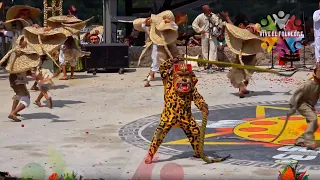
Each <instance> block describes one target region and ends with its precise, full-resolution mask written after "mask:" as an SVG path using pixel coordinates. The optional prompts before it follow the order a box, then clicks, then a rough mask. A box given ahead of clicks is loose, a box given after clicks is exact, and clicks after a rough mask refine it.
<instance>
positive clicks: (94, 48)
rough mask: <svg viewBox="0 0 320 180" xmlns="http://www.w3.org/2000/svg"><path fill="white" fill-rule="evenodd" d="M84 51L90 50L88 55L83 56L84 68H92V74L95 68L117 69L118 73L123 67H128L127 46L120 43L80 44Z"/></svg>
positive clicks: (94, 72) (95, 71)
mask: <svg viewBox="0 0 320 180" xmlns="http://www.w3.org/2000/svg"><path fill="white" fill-rule="evenodd" d="M81 46H82V49H83V50H84V51H89V52H91V55H90V56H85V57H84V59H85V69H86V70H91V69H93V74H96V73H97V69H100V68H101V69H102V68H103V69H119V74H123V73H124V68H129V58H128V53H129V52H128V51H129V46H128V45H125V44H120V43H109V44H82V45H81Z"/></svg>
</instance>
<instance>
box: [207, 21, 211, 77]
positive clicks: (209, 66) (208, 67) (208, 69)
mask: <svg viewBox="0 0 320 180" xmlns="http://www.w3.org/2000/svg"><path fill="white" fill-rule="evenodd" d="M210 18H211V16H209V17H208V22H209V32H208V34H209V37H208V60H210V59H209V57H210V38H211V31H212V27H211V21H210ZM211 70H212V65H211V64H208V66H207V72H208V74H209V73H210V71H211Z"/></svg>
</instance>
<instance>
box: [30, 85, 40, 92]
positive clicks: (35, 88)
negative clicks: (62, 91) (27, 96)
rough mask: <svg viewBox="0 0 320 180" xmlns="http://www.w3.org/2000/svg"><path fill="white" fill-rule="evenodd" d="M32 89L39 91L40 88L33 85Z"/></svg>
mask: <svg viewBox="0 0 320 180" xmlns="http://www.w3.org/2000/svg"><path fill="white" fill-rule="evenodd" d="M31 90H34V91H39V88H38V87H34V86H33V87H31Z"/></svg>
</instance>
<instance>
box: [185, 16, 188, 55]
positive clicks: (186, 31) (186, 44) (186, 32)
mask: <svg viewBox="0 0 320 180" xmlns="http://www.w3.org/2000/svg"><path fill="white" fill-rule="evenodd" d="M185 25H186V27H185V28H184V33H185V36H186V38H188V36H187V35H188V19H187V22H186V23H185ZM188 42H189V41H188V39H186V43H185V46H186V58H188Z"/></svg>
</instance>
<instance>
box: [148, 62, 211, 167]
mask: <svg viewBox="0 0 320 180" xmlns="http://www.w3.org/2000/svg"><path fill="white" fill-rule="evenodd" d="M178 62H179V60H177V59H169V60H168V61H165V62H162V63H161V65H160V67H159V70H160V74H161V77H162V81H163V85H164V101H165V107H164V109H163V111H162V114H161V119H160V123H159V125H158V127H157V129H156V130H155V132H154V135H153V138H152V142H151V145H150V149H149V152H148V157H147V158H146V163H147V164H150V163H151V162H152V158H153V156H154V155H155V153H156V152H157V150H158V148H159V147H160V145H161V143H162V141H163V139H164V138H165V136H166V135H167V134H168V132H169V131H170V129H171V128H177V127H180V128H182V129H183V131H184V132H185V134H186V136H187V137H188V139H189V141H190V143H191V145H192V148H193V150H194V152H195V155H196V156H197V157H200V154H201V150H200V149H199V138H200V128H199V126H198V124H197V122H196V121H195V119H194V117H193V116H192V113H191V102H192V101H194V103H195V105H196V106H197V107H198V108H199V109H200V110H202V111H204V112H206V113H208V105H207V104H206V102H205V100H204V99H203V97H202V96H201V95H200V93H199V92H198V90H197V88H196V87H195V85H196V83H197V81H198V79H197V77H196V76H195V74H194V73H193V72H192V69H191V65H189V64H183V63H181V64H179V63H178Z"/></svg>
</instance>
